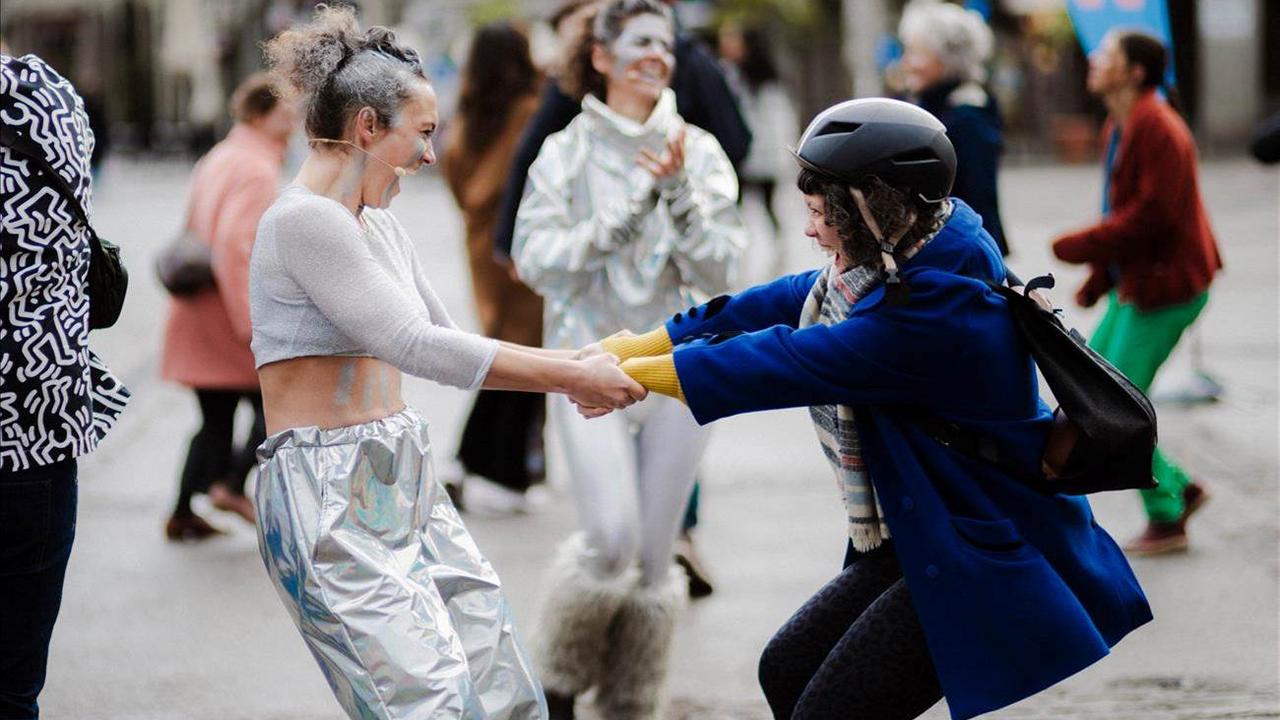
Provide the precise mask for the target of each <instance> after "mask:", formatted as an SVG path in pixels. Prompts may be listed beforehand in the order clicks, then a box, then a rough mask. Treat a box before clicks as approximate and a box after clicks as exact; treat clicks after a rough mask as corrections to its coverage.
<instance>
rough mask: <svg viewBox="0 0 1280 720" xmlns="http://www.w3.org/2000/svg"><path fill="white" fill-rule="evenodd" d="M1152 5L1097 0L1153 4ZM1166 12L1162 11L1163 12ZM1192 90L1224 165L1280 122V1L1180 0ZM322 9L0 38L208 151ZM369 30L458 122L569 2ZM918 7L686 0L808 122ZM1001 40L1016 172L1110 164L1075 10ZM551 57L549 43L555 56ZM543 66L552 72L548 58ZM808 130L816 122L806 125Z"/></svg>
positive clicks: (1053, 1)
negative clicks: (259, 76) (494, 55)
mask: <svg viewBox="0 0 1280 720" xmlns="http://www.w3.org/2000/svg"><path fill="white" fill-rule="evenodd" d="M1142 1H1143V0H1092V2H1095V3H1098V2H1117V3H1121V4H1124V3H1129V4H1133V3H1139V4H1141V2H1142ZM1152 1H1155V0H1152ZM1167 2H1168V6H1169V17H1170V25H1171V31H1172V35H1173V40H1174V48H1175V54H1176V65H1177V68H1176V70H1177V77H1178V84H1179V90H1180V92H1181V95H1182V98H1183V102H1184V104H1185V106H1186V108H1187V114H1188V119H1189V121H1190V124H1191V125H1192V127H1193V129H1194V130H1195V131H1196V133H1197V135H1198V136H1199V140H1200V142H1201V146H1202V148H1203V149H1204V150H1205V151H1206V152H1208V153H1214V152H1232V151H1234V150H1235V149H1236V148H1239V147H1241V145H1242V143H1243V140H1244V138H1245V137H1247V135H1248V132H1249V130H1250V129H1251V128H1252V127H1253V125H1254V124H1255V123H1256V122H1257V121H1258V120H1259V119H1260V118H1262V117H1264V116H1265V114H1266V113H1267V112H1268V111H1275V110H1277V109H1280V2H1275V1H1274V0H1167ZM313 4H314V3H313V2H312V0H4V2H3V3H0V33H2V34H3V37H4V39H5V41H6V42H7V44H8V46H9V48H10V51H11V52H13V53H26V52H35V53H38V54H39V55H41V56H42V57H44V58H45V59H46V60H48V61H49V62H50V63H51V64H52V65H53V66H54V67H55V68H57V69H58V70H59V71H61V72H63V73H65V74H67V75H68V76H69V77H71V78H72V79H73V80H74V81H75V83H76V85H77V86H78V87H79V88H80V89H81V90H82V91H83V93H84V95H85V96H86V98H87V100H88V101H89V103H90V106H91V107H90V112H91V113H93V114H96V115H99V116H100V117H98V118H95V124H96V125H98V126H99V127H102V128H105V129H106V131H107V132H108V133H109V139H110V140H111V145H112V146H113V147H115V148H116V149H117V150H119V151H122V152H126V153H165V154H170V153H192V152H194V153H198V152H200V151H202V150H203V149H205V148H207V147H208V145H210V144H211V143H212V141H213V139H214V138H216V137H218V136H219V135H220V133H221V131H223V130H224V129H225V127H226V125H227V124H228V123H229V119H228V118H227V117H226V116H225V113H224V112H223V108H225V107H226V98H227V96H228V94H229V93H230V91H231V89H232V88H233V87H234V86H235V84H236V81H237V80H238V79H239V78H242V77H244V76H245V75H247V74H248V73H250V72H252V71H253V70H256V69H258V68H259V67H260V65H261V51H260V43H261V42H262V41H263V40H265V39H266V38H268V37H270V36H272V35H273V34H275V33H276V32H278V31H280V30H281V29H282V28H284V27H286V26H288V25H289V24H290V23H291V22H293V21H294V20H296V19H299V18H301V17H305V16H306V15H307V14H308V13H309V12H310V8H311V7H312V5H313ZM351 4H355V5H357V6H358V7H359V9H360V12H361V16H362V20H363V22H364V23H365V24H366V25H368V24H381V25H388V26H392V27H394V28H396V29H397V30H399V31H400V32H401V33H403V34H404V35H406V36H407V38H408V39H409V40H410V42H411V43H413V44H414V45H415V46H416V47H418V48H419V50H420V51H421V52H422V54H423V56H424V58H425V59H426V61H427V64H428V71H429V72H430V73H431V75H432V77H433V78H434V79H435V81H436V85H437V89H438V91H439V93H440V96H441V100H442V111H443V116H444V117H446V118H447V117H448V114H449V110H450V109H451V100H452V98H453V95H454V94H456V87H455V86H456V76H457V62H458V59H459V58H461V57H462V53H463V51H464V50H465V46H466V40H467V36H468V34H469V30H470V28H472V27H475V26H476V25H478V24H481V23H483V22H486V21H489V20H493V19H497V18H500V17H518V18H524V19H526V20H527V21H528V22H529V25H530V28H531V31H532V34H533V37H534V39H535V47H537V46H538V45H539V43H538V40H539V39H540V38H545V37H546V36H547V35H549V31H547V30H546V29H545V28H542V27H539V26H540V25H541V24H542V23H541V20H542V18H545V17H546V16H547V15H548V14H549V12H550V10H551V9H552V8H553V7H554V6H555V4H556V0H360V1H359V2H356V3H351ZM904 4H905V0H683V1H682V2H679V3H677V11H678V13H679V17H680V19H681V22H682V23H683V24H684V26H685V27H687V28H689V29H691V30H694V31H696V32H698V33H700V34H704V36H705V37H706V38H707V39H708V42H709V43H713V42H714V38H715V35H716V33H715V31H716V28H717V27H718V26H719V24H721V23H724V22H729V21H734V22H739V23H744V24H752V25H759V26H762V27H764V28H765V29H766V30H767V32H768V34H769V36H770V39H771V40H772V41H773V45H774V48H775V55H776V58H777V61H778V64H779V66H780V68H779V69H780V72H781V74H782V76H783V78H784V84H785V86H786V87H787V88H789V89H790V91H791V92H792V94H793V97H794V100H795V106H796V108H797V112H798V114H799V116H800V118H799V119H800V120H803V119H807V118H808V117H810V116H811V115H812V114H813V112H814V111H815V110H817V109H818V108H821V107H823V106H825V105H827V104H829V103H831V102H833V101H835V100H838V99H843V98H847V97H849V96H851V95H857V96H863V95H872V94H882V93H886V92H892V91H893V90H894V84H893V63H894V60H895V59H896V54H895V53H896V52H897V50H896V47H897V45H896V39H895V38H894V37H893V32H894V29H895V28H896V27H897V23H898V18H899V17H900V15H901V12H902V7H903V5H904ZM961 4H964V5H967V6H969V7H971V8H973V9H976V10H978V11H980V12H982V13H983V14H984V15H986V16H987V18H988V20H989V22H990V24H991V25H992V27H993V29H994V30H995V32H996V37H997V49H996V56H995V59H994V60H993V63H992V67H991V80H990V83H991V87H992V89H993V91H994V92H995V93H996V95H997V97H998V98H999V100H1000V101H1001V106H1002V108H1003V112H1004V115H1005V121H1006V126H1007V130H1008V131H1007V133H1006V140H1007V143H1008V156H1009V159H1010V160H1013V161H1017V160H1019V159H1023V158H1043V157H1047V156H1056V157H1058V158H1060V159H1065V160H1075V161H1080V160H1093V159H1095V158H1096V133H1097V128H1098V126H1099V124H1100V121H1101V118H1102V114H1103V113H1102V109H1101V107H1100V105H1099V104H1098V103H1097V102H1096V101H1095V100H1092V99H1091V98H1090V97H1089V96H1088V95H1087V94H1086V92H1085V90H1084V75H1085V71H1086V60H1085V57H1084V54H1083V53H1082V51H1081V50H1080V46H1079V43H1078V41H1077V39H1076V36H1075V33H1074V32H1073V29H1072V26H1071V22H1070V19H1069V18H1068V15H1067V9H1066V0H968V2H964V3H961ZM542 44H543V45H545V43H542ZM543 53H544V54H543V56H542V57H543V59H544V60H545V59H546V56H545V50H543ZM801 126H802V127H803V122H801Z"/></svg>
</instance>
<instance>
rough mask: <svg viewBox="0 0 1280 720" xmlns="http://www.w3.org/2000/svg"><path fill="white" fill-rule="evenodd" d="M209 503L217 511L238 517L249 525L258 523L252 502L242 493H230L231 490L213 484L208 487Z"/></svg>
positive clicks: (221, 485)
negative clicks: (231, 513) (230, 513)
mask: <svg viewBox="0 0 1280 720" xmlns="http://www.w3.org/2000/svg"><path fill="white" fill-rule="evenodd" d="M209 503H210V504H211V505H213V506H214V507H216V508H218V509H219V510H225V511H227V512H233V513H235V514H237V515H239V516H240V517H242V518H244V519H245V522H247V523H249V524H250V525H253V524H255V523H257V521H258V514H257V513H256V512H254V510H253V501H252V500H250V499H249V498H248V497H245V496H244V495H243V494H242V493H238V492H232V490H231V488H229V487H227V486H226V485H223V484H222V483H213V484H212V485H210V486H209Z"/></svg>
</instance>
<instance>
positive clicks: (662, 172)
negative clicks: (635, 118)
mask: <svg viewBox="0 0 1280 720" xmlns="http://www.w3.org/2000/svg"><path fill="white" fill-rule="evenodd" d="M684 137H685V128H684V127H683V126H682V127H681V128H680V130H679V131H678V132H677V133H676V134H675V136H674V137H672V138H670V139H668V140H667V150H666V152H664V153H662V154H661V155H658V154H657V153H655V152H653V151H652V150H649V149H648V148H642V149H641V150H640V153H639V154H638V155H636V164H637V165H639V166H640V167H642V168H644V169H645V170H648V171H649V173H650V174H651V175H653V177H654V184H655V185H656V186H657V188H658V190H659V191H660V192H669V191H671V190H675V189H676V188H678V187H680V186H681V185H683V184H684V182H685V172H684Z"/></svg>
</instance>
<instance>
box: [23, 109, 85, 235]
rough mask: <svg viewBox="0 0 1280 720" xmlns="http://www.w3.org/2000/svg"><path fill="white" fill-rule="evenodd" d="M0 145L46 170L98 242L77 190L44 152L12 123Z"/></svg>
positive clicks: (55, 186)
mask: <svg viewBox="0 0 1280 720" xmlns="http://www.w3.org/2000/svg"><path fill="white" fill-rule="evenodd" d="M0 145H3V146H4V147H7V148H9V149H10V150H13V151H14V152H16V153H19V154H21V155H23V156H25V157H26V158H27V159H29V160H31V161H32V162H34V163H35V164H36V167H38V168H39V169H40V170H42V171H44V174H45V175H48V176H49V179H50V182H51V183H52V184H53V189H54V190H57V191H58V194H59V195H61V196H62V198H63V199H64V200H66V201H67V204H68V205H70V206H71V211H72V213H74V214H75V216H76V218H77V219H78V220H79V221H80V222H81V223H82V224H83V225H84V226H85V228H87V229H88V230H89V238H90V240H91V241H92V242H93V243H95V244H97V243H98V233H97V232H95V231H94V229H93V225H91V224H90V223H89V217H88V216H87V215H86V214H85V212H84V206H83V205H81V204H80V199H79V198H77V197H76V193H75V191H74V190H72V189H71V186H70V185H68V184H67V181H66V180H64V179H63V177H62V176H61V175H59V174H58V173H57V171H55V170H54V169H53V166H52V165H50V164H49V161H48V160H47V159H45V157H44V153H43V152H41V151H40V150H39V149H37V148H36V147H34V146H33V144H32V143H31V141H30V140H28V139H27V138H25V137H23V136H22V135H21V134H20V133H19V132H18V131H17V129H16V128H14V127H13V126H11V125H5V126H4V127H3V129H0Z"/></svg>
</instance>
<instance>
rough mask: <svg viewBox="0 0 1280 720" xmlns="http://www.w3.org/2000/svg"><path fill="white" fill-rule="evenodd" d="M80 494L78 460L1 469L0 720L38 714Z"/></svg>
mask: <svg viewBox="0 0 1280 720" xmlns="http://www.w3.org/2000/svg"><path fill="white" fill-rule="evenodd" d="M76 495H77V485H76V461H75V460H74V459H72V460H63V461H61V462H56V463H53V464H52V465H43V466H40V467H36V468H31V469H28V470H20V471H15V472H9V471H0V720H28V718H36V717H39V714H40V709H39V706H38V705H37V704H36V697H37V696H39V694H40V690H41V688H43V687H44V676H45V666H46V664H47V663H48V660H49V639H50V637H51V636H52V635H53V623H54V621H55V620H57V619H58V608H59V607H60V606H61V605H62V581H63V578H64V577H65V576H66V572H67V560H68V559H69V558H70V557H71V542H72V540H74V539H75V534H76Z"/></svg>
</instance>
